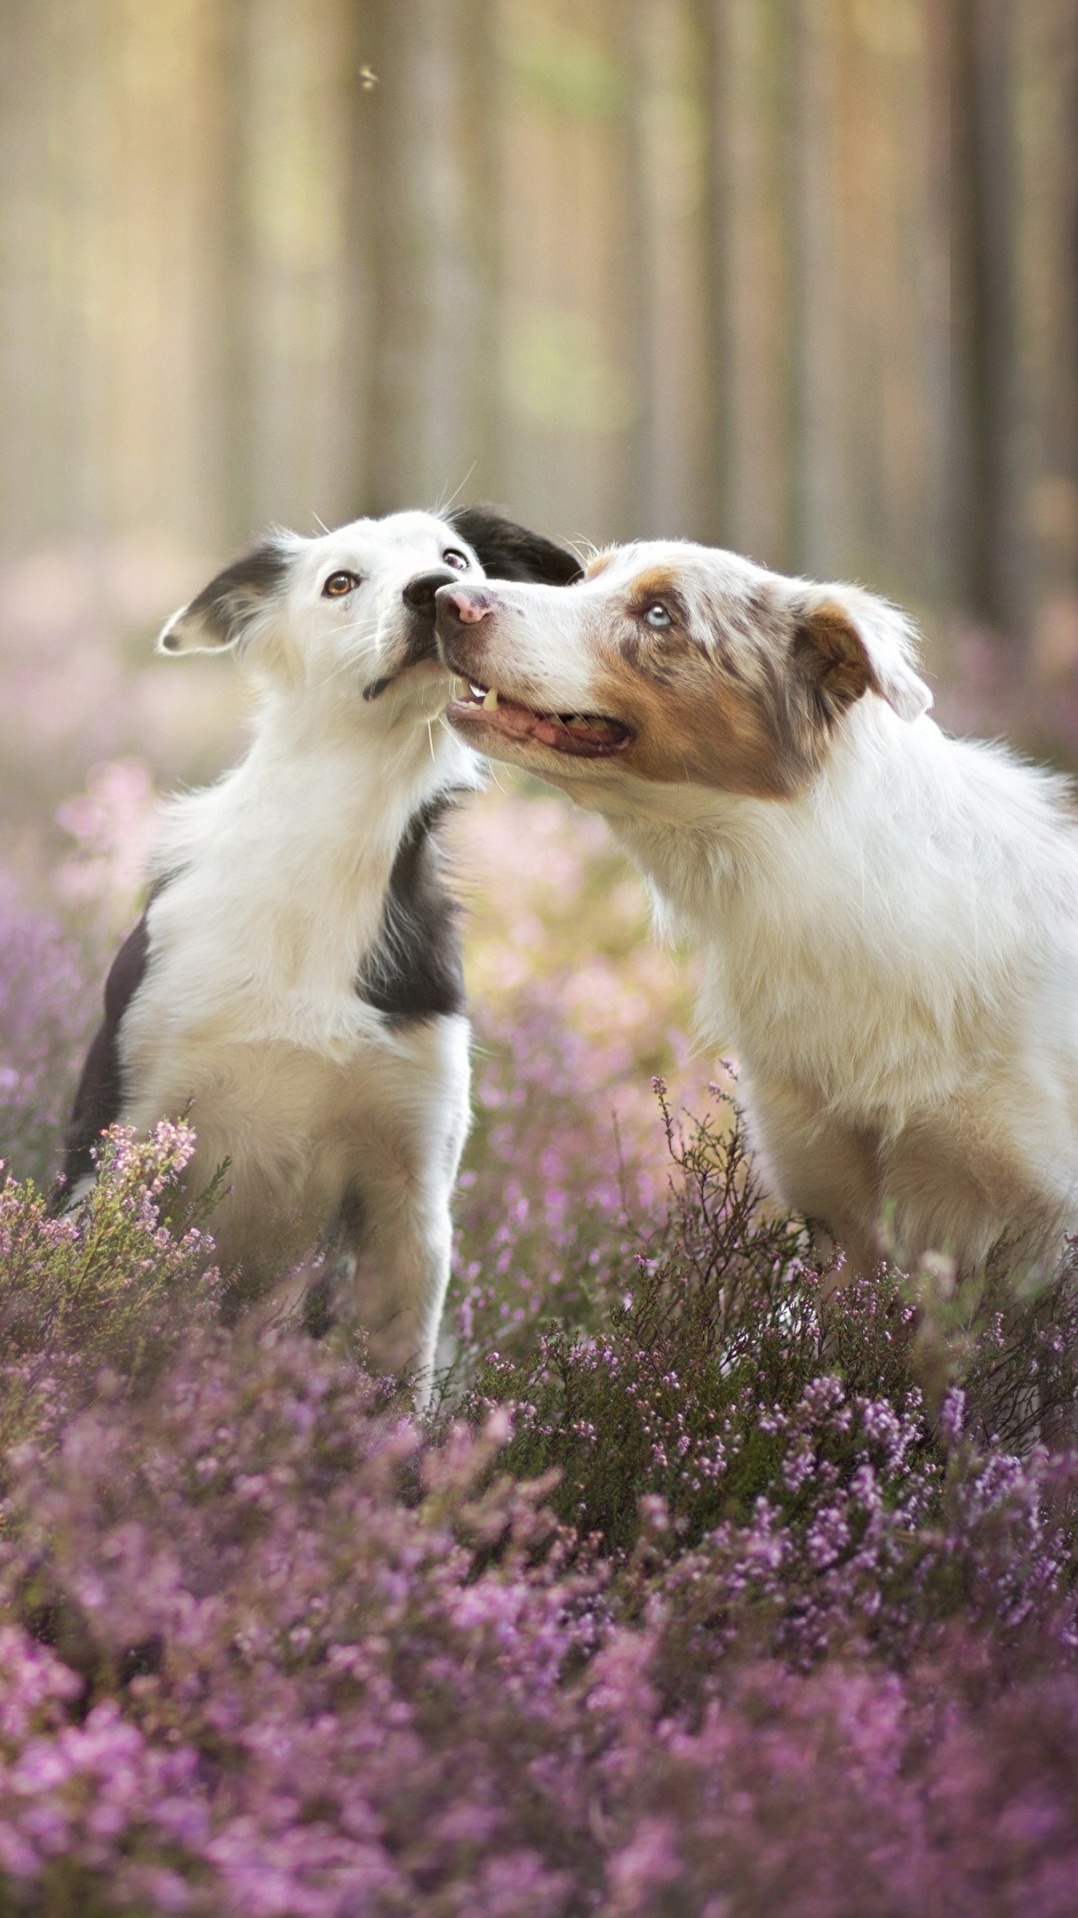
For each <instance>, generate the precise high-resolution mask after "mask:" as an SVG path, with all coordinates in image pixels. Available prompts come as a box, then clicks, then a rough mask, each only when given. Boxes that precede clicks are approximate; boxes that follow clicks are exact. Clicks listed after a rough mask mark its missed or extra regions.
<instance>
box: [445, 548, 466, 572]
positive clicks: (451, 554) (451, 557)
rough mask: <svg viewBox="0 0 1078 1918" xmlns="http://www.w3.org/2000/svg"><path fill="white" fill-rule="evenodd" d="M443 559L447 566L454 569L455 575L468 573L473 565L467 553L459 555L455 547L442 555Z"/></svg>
mask: <svg viewBox="0 0 1078 1918" xmlns="http://www.w3.org/2000/svg"><path fill="white" fill-rule="evenodd" d="M442 558H443V560H444V561H445V563H446V565H447V566H451V567H452V568H453V571H454V572H455V573H466V572H467V571H468V568H469V567H470V565H471V563H472V562H471V560H470V559H469V558H468V555H467V553H458V551H457V549H456V547H455V546H450V547H449V548H448V550H447V551H446V552H444V553H443V554H442Z"/></svg>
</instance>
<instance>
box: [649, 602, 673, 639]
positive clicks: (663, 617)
mask: <svg viewBox="0 0 1078 1918" xmlns="http://www.w3.org/2000/svg"><path fill="white" fill-rule="evenodd" d="M644 623H645V625H647V626H653V627H654V628H655V629H656V631H659V630H661V628H662V627H664V626H670V625H672V624H673V621H672V619H671V617H670V613H669V611H668V609H667V608H666V607H665V606H664V605H663V603H662V600H661V599H657V600H656V601H655V603H654V605H653V606H649V607H648V608H647V611H646V612H645V614H644Z"/></svg>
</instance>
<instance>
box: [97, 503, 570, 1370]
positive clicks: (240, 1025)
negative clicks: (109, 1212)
mask: <svg viewBox="0 0 1078 1918" xmlns="http://www.w3.org/2000/svg"><path fill="white" fill-rule="evenodd" d="M484 567H486V568H487V569H488V570H489V572H491V573H492V574H494V575H497V576H500V577H505V578H508V579H533V580H535V579H542V580H550V581H555V580H567V579H570V578H573V577H576V576H579V573H580V566H579V563H578V561H577V560H576V557H575V555H573V554H572V553H568V552H566V551H565V550H564V549H563V548H561V547H559V546H555V545H554V544H552V543H551V542H550V541H547V540H544V539H542V538H541V537H540V536H538V535H536V534H533V533H529V532H527V531H526V530H525V529H524V528H522V527H518V526H516V525H514V524H513V523H512V522H511V521H509V520H506V519H505V518H504V517H502V516H501V515H499V514H498V513H497V512H496V511H495V510H494V509H490V508H471V509H467V510H463V511H460V512H458V513H456V514H454V515H452V516H450V517H449V518H448V519H439V518H436V517H434V516H433V515H431V514H429V513H420V512H408V513H396V514H393V515H392V516H390V517H389V518H387V519H383V520H371V519H361V520H356V521H354V522H353V523H352V524H351V525H348V526H343V527H341V528H339V529H338V530H337V531H335V532H331V533H327V534H326V535H325V536H324V537H322V538H316V539H304V538H301V537H299V536H297V535H296V534H293V533H281V534H278V535H275V536H273V537H271V538H268V539H266V540H265V541H264V542H263V543H262V544H260V545H258V546H256V547H254V548H253V549H252V550H251V551H250V552H247V553H245V554H244V555H243V556H242V557H241V558H240V559H237V560H235V561H234V562H233V563H232V564H231V565H229V566H227V567H226V568H225V570H224V571H223V572H221V573H219V574H218V575H217V577H216V578H215V579H213V580H212V581H211V582H210V584H209V585H208V586H206V587H204V588H203V590H202V592H200V593H199V594H198V595H197V597H196V598H195V599H193V600H192V601H191V603H190V605H188V606H185V607H183V608H181V610H180V611H179V612H177V613H175V614H174V615H173V617H172V618H171V619H170V620H169V621H168V623H167V624H166V626H165V627H164V629H163V630H162V632H161V635H160V639H159V641H158V646H159V649H160V651H161V652H163V653H166V654H179V653H187V652H207V651H208V652H215V653H220V652H224V651H231V652H232V653H234V655H235V657H236V659H237V662H238V664H239V667H240V669H241V671H242V673H243V674H244V676H245V677H246V678H247V679H248V680H249V681H250V682H251V684H252V686H253V687H254V689H255V692H256V694H257V696H258V704H257V716H256V720H255V725H254V729H253V740H252V744H251V746H250V749H249V751H248V753H247V755H246V757H245V758H244V759H243V761H242V762H241V764H240V765H238V766H237V767H236V768H235V769H234V770H233V771H232V772H230V773H228V774H227V775H226V776H225V778H224V779H222V780H221V781H220V783H219V784H217V785H215V786H211V787H208V788H206V789H204V790H203V791H200V792H194V793H190V794H184V795H182V796H180V797H177V798H174V799H172V800H171V802H170V803H169V805H168V809H167V812H166V815H165V820H164V826H163V830H162V832H161V835H160V839H159V842H158V845H157V847H156V851H155V853H154V856H153V860H152V865H151V873H150V897H149V904H148V905H147V907H146V910H145V912H144V913H143V916H142V918H141V920H140V921H139V924H138V925H137V927H136V928H135V930H134V932H133V933H132V934H131V935H130V937H129V938H128V940H127V943H126V944H125V945H124V946H123V948H122V950H121V951H120V953H119V954H118V956H117V958H116V960H115V962H114V964H113V966H112V970H111V972H110V974H109V978H108V983H107V986H106V989H105V1020H104V1024H103V1025H102V1027H101V1029H100V1031H99V1032H98V1034H97V1037H96V1039H95V1040H94V1043H93V1046H92V1049H91V1051H90V1054H89V1058H88V1059H87V1062H86V1066H85V1069H84V1072H83V1076H82V1081H81V1084H80V1086H79V1089H78V1094H77V1097H76V1101H75V1109H74V1116H73V1119H72V1123H71V1127H70V1131H69V1134H68V1139H67V1153H66V1161H65V1165H64V1169H63V1181H62V1186H61V1192H62V1195H63V1198H64V1200H65V1201H66V1202H67V1203H69V1204H70V1203H74V1202H77V1200H78V1198H79V1197H80V1196H81V1195H82V1193H83V1192H84V1191H85V1190H86V1188H87V1186H88V1185H89V1184H90V1183H91V1182H92V1179H93V1177H94V1149H95V1145H96V1143H97V1141H98V1139H99V1137H100V1134H101V1132H102V1131H103V1129H104V1128H105V1127H106V1126H108V1125H110V1124H112V1123H113V1122H114V1121H120V1122H122V1123H124V1124H126V1125H130V1126H133V1127H134V1128H135V1129H136V1131H138V1132H146V1131H147V1130H149V1129H150V1128H151V1127H152V1126H153V1125H154V1124H155V1123H156V1121H157V1120H158V1119H161V1118H164V1117H175V1116H177V1115H178V1114H180V1113H183V1112H185V1111H186V1110H187V1109H188V1108H190V1112H191V1118H192V1123H193V1124H194V1126H195V1129H196V1135H197V1141H198V1143H197V1150H196V1153H195V1157H194V1159H193V1161H192V1165H191V1167H190V1169H189V1175H188V1177H189V1183H190V1185H191V1188H192V1190H195V1191H197V1190H199V1189H201V1188H204V1187H205V1186H207V1185H208V1184H209V1182H210V1181H211V1180H212V1179H213V1177H214V1175H215V1173H216V1172H217V1170H218V1169H219V1168H220V1167H221V1166H222V1165H227V1175H226V1179H227V1192H226V1194H225V1196H224V1197H223V1198H222V1199H221V1201H220V1202H219V1204H218V1206H217V1207H216V1209H215V1211H214V1213H213V1216H212V1219H211V1226H212V1229H213V1232H214V1236H215V1239H216V1244H217V1249H218V1253H219V1255H220V1260H221V1263H222V1266H223V1267H224V1268H225V1269H229V1270H232V1269H237V1270H238V1271H239V1273H240V1274H241V1275H242V1290H243V1291H247V1290H248V1289H251V1290H255V1291H257V1290H259V1289H262V1290H265V1288H266V1287H267V1286H268V1284H269V1282H270V1280H271V1279H272V1278H273V1277H274V1275H277V1274H280V1273H281V1272H282V1271H284V1270H286V1269H287V1268H288V1267H289V1266H291V1265H294V1264H295V1263H296V1262H297V1261H298V1260H300V1259H301V1258H302V1257H303V1256H304V1255H306V1254H307V1253H308V1252H310V1251H311V1250H312V1249H314V1248H315V1247H318V1246H322V1247H324V1248H327V1249H328V1250H330V1251H331V1252H333V1253H334V1254H335V1255H336V1256H337V1257H338V1258H339V1260H340V1262H341V1264H342V1265H343V1266H345V1267H346V1268H347V1269H348V1270H349V1271H352V1272H354V1295H353V1308H352V1309H353V1311H354V1314H355V1317H356V1318H357V1320H358V1322H359V1323H360V1324H361V1325H363V1326H364V1327H365V1328H366V1330H367V1331H368V1332H369V1335H370V1344H371V1354H372V1358H373V1360H374V1362H375V1363H376V1364H378V1365H379V1366H381V1367H382V1368H384V1369H386V1370H389V1371H403V1370H407V1369H409V1368H415V1369H416V1370H417V1371H418V1373H419V1375H420V1378H421V1379H422V1378H424V1377H429V1370H430V1365H431V1362H432V1358H433V1354H434V1346H435V1339H436V1336H437V1330H438V1322H439V1317H440V1314H441V1309H442V1301H443V1298H444V1294H445V1288H446V1283H447V1280H448V1276H449V1252H450V1211H449V1207H450V1197H451V1193H452V1189H453V1184H454V1180H455V1177H456V1171H457V1165H458V1161H459V1158H460V1152H461V1147H462V1145H463V1142H464V1138H465V1134H466V1131H467V1126H468V1089H469V1056H468V1048H469V1027H468V1021H467V1018H466V1016H465V1004H464V986H463V978H462V972H461V959H460V949H459V942H458V938H457V932H456V926H455V911H454V906H453V903H452V900H451V898H450V896H449V893H448V892H447V890H446V887H445V884H444V881H443V878H442V874H441V866H440V856H439V849H438V826H439V822H440V821H441V820H442V819H443V817H444V815H445V813H446V811H447V809H448V808H449V807H450V806H451V804H452V803H453V801H454V799H455V797H456V796H457V795H458V794H460V793H462V792H465V791H467V790H468V789H469V788H473V787H475V786H476V785H477V784H478V783H479V777H478V771H477V768H478V764H479V762H478V761H477V760H476V759H475V758H474V756H473V754H472V753H471V752H470V751H469V749H468V748H467V747H466V746H464V745H463V744H462V743H461V742H460V740H459V739H458V738H457V737H456V735H455V734H454V733H452V732H451V731H450V730H449V729H448V728H447V727H446V726H445V725H444V724H443V723H442V719H443V714H444V712H445V707H446V702H447V699H448V697H449V693H450V690H451V680H450V677H449V675H448V674H447V673H446V671H445V669H444V667H443V666H442V665H441V663H440V662H439V660H438V657H437V653H436V650H435V644H434V594H435V591H436V590H437V588H438V587H439V586H441V585H443V584H446V583H449V582H452V581H454V580H456V579H457V578H462V579H466V580H474V581H479V580H481V579H482V578H483V577H484ZM421 1389H422V1387H421Z"/></svg>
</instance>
